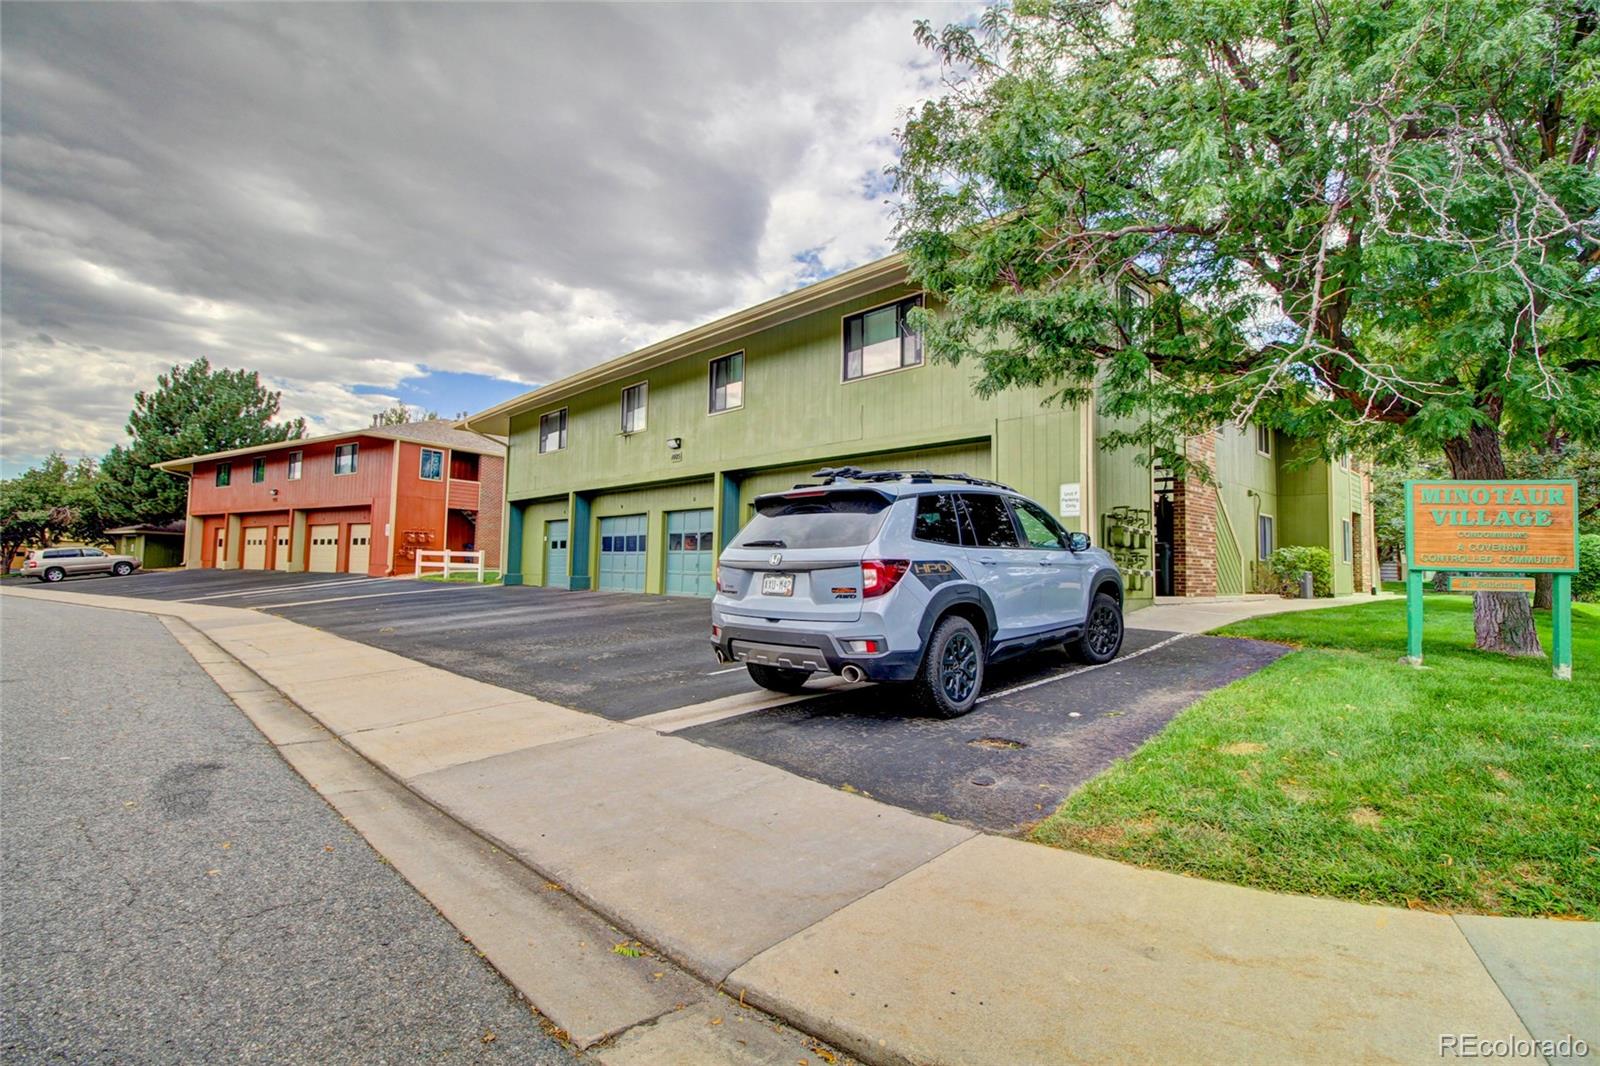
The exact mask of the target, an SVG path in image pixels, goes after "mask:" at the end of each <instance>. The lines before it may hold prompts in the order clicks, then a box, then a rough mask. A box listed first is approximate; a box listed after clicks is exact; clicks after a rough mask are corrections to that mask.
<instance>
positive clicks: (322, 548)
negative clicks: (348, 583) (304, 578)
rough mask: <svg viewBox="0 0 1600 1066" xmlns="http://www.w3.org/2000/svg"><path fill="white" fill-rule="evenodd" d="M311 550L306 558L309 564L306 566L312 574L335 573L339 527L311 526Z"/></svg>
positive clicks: (337, 559) (336, 569) (337, 568)
mask: <svg viewBox="0 0 1600 1066" xmlns="http://www.w3.org/2000/svg"><path fill="white" fill-rule="evenodd" d="M310 540H311V550H310V552H308V553H307V555H306V558H307V560H308V562H309V565H308V566H307V567H306V569H307V570H310V571H311V572H312V573H313V574H337V573H338V572H339V527H338V526H336V525H333V526H312V527H311V537H310Z"/></svg>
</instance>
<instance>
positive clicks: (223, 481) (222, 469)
mask: <svg viewBox="0 0 1600 1066" xmlns="http://www.w3.org/2000/svg"><path fill="white" fill-rule="evenodd" d="M232 483H233V464H232V463H218V464H217V487H218V488H222V487H223V486H224V485H229V484H232Z"/></svg>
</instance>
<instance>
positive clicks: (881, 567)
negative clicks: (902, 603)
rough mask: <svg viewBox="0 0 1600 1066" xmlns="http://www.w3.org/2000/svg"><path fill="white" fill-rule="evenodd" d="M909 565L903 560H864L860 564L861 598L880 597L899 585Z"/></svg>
mask: <svg viewBox="0 0 1600 1066" xmlns="http://www.w3.org/2000/svg"><path fill="white" fill-rule="evenodd" d="M910 566H911V563H910V562H909V561H907V560H905V559H865V560H863V561H862V563H861V598H862V599H865V600H870V599H871V598H872V597H874V596H882V595H883V594H884V593H886V592H888V591H889V590H890V589H892V588H894V587H895V586H896V585H897V584H899V583H900V579H901V578H903V577H905V576H906V570H907V569H908V568H909V567H910Z"/></svg>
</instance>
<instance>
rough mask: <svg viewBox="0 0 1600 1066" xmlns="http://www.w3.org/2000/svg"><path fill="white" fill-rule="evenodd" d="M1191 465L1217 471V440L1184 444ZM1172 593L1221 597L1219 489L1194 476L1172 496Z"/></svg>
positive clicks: (1200, 438) (1203, 437)
mask: <svg viewBox="0 0 1600 1066" xmlns="http://www.w3.org/2000/svg"><path fill="white" fill-rule="evenodd" d="M1184 452H1185V454H1186V455H1187V456H1188V458H1189V462H1190V463H1191V464H1194V465H1196V466H1203V467H1205V468H1206V469H1208V470H1210V471H1212V472H1213V473H1215V472H1216V469H1217V438H1216V436H1215V435H1213V434H1210V433H1202V434H1200V435H1199V436H1197V437H1190V438H1189V439H1188V440H1187V441H1185V442H1184ZM1172 512H1173V513H1172V539H1173V542H1174V543H1173V545H1172V591H1173V593H1174V594H1175V595H1178V596H1215V595H1216V594H1217V490H1216V489H1214V488H1212V487H1211V486H1209V485H1206V484H1203V483H1202V482H1201V481H1200V480H1199V479H1198V478H1196V477H1194V476H1193V475H1190V476H1189V477H1187V478H1185V479H1183V480H1182V481H1181V482H1179V483H1178V484H1177V485H1176V486H1174V491H1173V494H1172Z"/></svg>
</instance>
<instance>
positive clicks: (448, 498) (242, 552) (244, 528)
mask: <svg viewBox="0 0 1600 1066" xmlns="http://www.w3.org/2000/svg"><path fill="white" fill-rule="evenodd" d="M156 468H157V469H159V470H165V471H167V472H168V473H171V474H176V475H178V476H181V477H187V478H188V479H189V520H188V525H187V527H186V529H187V532H186V534H185V539H184V565H185V566H190V567H215V568H217V569H221V570H237V569H244V570H308V571H313V572H319V573H346V572H347V573H358V574H369V575H371V576H373V577H384V576H387V575H392V574H401V575H403V574H410V573H413V572H414V571H415V568H416V553H417V551H418V550H419V549H422V550H429V551H436V550H439V549H442V548H448V549H451V550H455V551H463V550H474V549H481V550H482V551H483V552H484V565H485V566H487V567H490V568H493V569H499V566H500V551H501V544H500V541H501V535H500V529H501V523H500V507H501V486H502V485H503V484H504V483H505V446H504V445H503V444H502V443H501V442H500V441H499V440H497V439H495V438H493V437H486V436H483V435H482V434H479V433H469V432H466V431H464V430H458V429H455V428H453V427H452V426H451V424H450V423H449V422H448V421H445V420H442V419H433V420H430V421H426V422H412V423H407V424H405V425H399V426H373V427H372V428H371V429H364V430H360V431H357V432H354V433H340V434H334V435H330V436H325V437H311V438H304V439H301V440H293V441H284V442H283V443H282V444H268V445H262V446H260V447H255V448H237V449H234V450H233V451H227V452H213V453H212V454H210V455H196V456H191V457H189V458H187V459H174V460H172V461H170V462H165V463H158V464H156Z"/></svg>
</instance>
